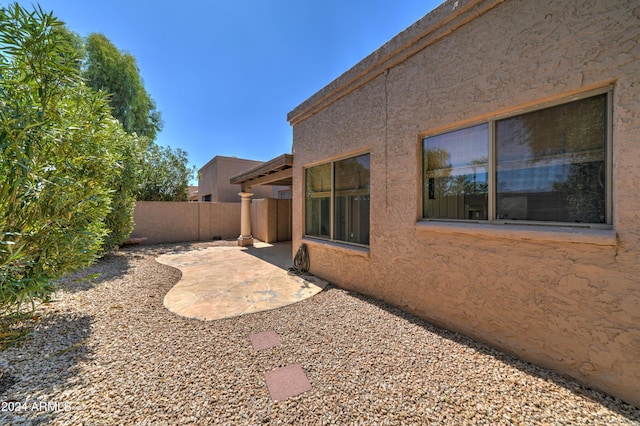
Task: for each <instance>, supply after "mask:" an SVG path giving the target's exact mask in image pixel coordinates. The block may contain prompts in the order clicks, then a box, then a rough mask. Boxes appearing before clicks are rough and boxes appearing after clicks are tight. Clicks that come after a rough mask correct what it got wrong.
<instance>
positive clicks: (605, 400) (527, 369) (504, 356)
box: [325, 285, 640, 422]
mask: <svg viewBox="0 0 640 426" xmlns="http://www.w3.org/2000/svg"><path fill="white" fill-rule="evenodd" d="M330 287H332V285H330V286H328V287H327V288H325V291H327V290H328V289H329V288H330ZM348 294H349V295H351V296H352V297H355V298H357V299H359V300H361V301H363V302H366V303H369V304H372V305H374V306H376V307H379V308H380V309H384V310H385V311H387V312H389V313H391V314H393V315H395V316H397V317H400V318H402V319H404V320H406V321H409V322H410V323H412V324H414V325H416V326H418V327H421V328H423V329H425V330H427V331H429V332H431V333H434V334H437V335H438V336H440V337H442V338H444V339H447V340H451V341H453V342H455V343H458V344H461V345H464V346H466V347H468V348H470V349H473V350H476V351H477V352H479V353H482V354H485V355H489V356H491V357H493V358H495V359H497V360H499V361H501V362H503V363H505V364H507V365H509V366H511V367H514V368H516V369H518V370H520V371H522V372H523V373H526V374H528V375H530V376H534V377H537V378H540V379H543V380H547V381H551V382H553V383H554V384H556V385H558V386H561V387H563V388H565V389H567V390H569V391H571V392H572V393H573V394H575V395H579V396H582V397H585V398H587V399H589V400H591V401H593V402H595V403H597V404H599V405H601V406H603V407H605V408H606V409H608V410H611V411H613V412H616V413H618V414H620V415H621V416H624V417H626V418H627V419H629V420H631V421H634V422H640V408H638V407H634V406H633V405H630V404H627V403H626V402H624V401H621V400H620V399H619V398H615V397H613V396H610V395H607V394H605V393H603V392H600V391H597V390H595V389H591V388H588V387H586V386H583V385H581V384H580V383H578V382H576V381H575V380H574V379H572V378H570V377H566V376H562V375H560V374H558V373H555V372H553V371H551V370H547V369H545V368H543V367H539V366H537V365H534V364H531V363H529V362H526V361H523V360H521V359H519V358H516V357H515V356H513V355H509V354H508V353H505V352H502V351H500V350H499V349H496V348H494V347H492V346H489V345H487V344H485V343H481V342H479V341H476V340H474V339H472V338H470V337H468V336H465V335H464V334H461V333H457V332H454V331H449V330H446V329H444V328H440V327H437V326H435V325H433V324H431V323H429V322H427V321H425V320H421V319H420V318H417V317H415V316H413V315H411V314H409V313H407V312H404V311H402V310H400V309H399V308H396V307H394V306H392V305H389V304H387V303H386V302H383V301H381V300H377V299H374V298H371V297H369V296H365V295H363V294H359V293H356V292H353V291H348Z"/></svg>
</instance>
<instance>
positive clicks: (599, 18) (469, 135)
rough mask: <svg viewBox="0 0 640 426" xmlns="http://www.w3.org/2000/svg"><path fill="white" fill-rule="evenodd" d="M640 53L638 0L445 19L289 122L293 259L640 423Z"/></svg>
mask: <svg viewBox="0 0 640 426" xmlns="http://www.w3.org/2000/svg"><path fill="white" fill-rule="evenodd" d="M639 40H640V1H638V0H632V1H622V0H619V1H591V2H584V1H577V0H576V1H570V0H566V1H556V0H538V1H535V2H532V1H528V0H456V1H447V2H445V3H443V4H442V5H441V6H440V7H438V8H437V9H435V10H434V11H433V12H431V13H429V14H428V15H427V16H425V17H424V18H422V19H421V20H420V21H418V22H416V23H415V24H414V25H412V26H411V27H409V28H408V29H407V30H405V31H404V32H402V33H400V34H399V35H398V36H396V37H395V38H393V39H392V40H390V41H389V42H388V43H387V44H385V45H384V46H382V47H381V48H380V49H379V50H377V51H376V52H374V53H373V54H371V55H370V56H368V57H367V58H365V59H364V60H362V61H361V62H360V63H358V64H356V65H355V66H354V67H353V68H351V69H350V70H348V71H347V72H345V73H344V74H343V75H342V76H340V77H339V78H337V79H336V80H335V81H333V82H331V83H330V84H329V85H328V86H327V87H325V88H324V89H322V90H320V91H319V92H318V93H316V94H315V95H313V96H312V97H311V98H309V99H308V100H306V101H305V102H303V103H302V104H301V105H300V106H298V107H297V108H295V109H294V110H293V111H292V112H291V113H289V115H288V120H289V122H290V123H291V125H292V126H293V159H292V163H291V167H290V170H289V169H287V170H288V171H287V173H288V174H289V175H290V176H291V181H292V184H293V189H292V190H293V216H292V217H293V229H292V237H293V250H294V251H295V250H296V249H297V248H298V247H299V246H300V245H301V244H302V243H305V244H307V246H308V248H309V257H310V261H311V272H312V273H314V274H316V275H318V276H320V277H322V278H325V279H328V280H330V281H332V282H334V283H336V284H337V285H339V286H341V287H344V288H348V289H352V290H355V291H358V292H362V293H365V294H368V295H372V296H374V297H376V298H379V299H382V300H385V301H387V302H389V303H391V304H393V305H395V306H398V307H400V308H402V309H404V310H406V311H409V312H411V313H413V314H415V315H417V316H419V317H421V318H425V319H427V320H429V321H431V322H433V323H436V324H438V325H440V326H443V327H446V328H448V329H452V330H457V331H460V332H463V333H466V334H468V335H470V336H473V337H474V338H476V339H478V340H481V341H484V342H487V343H489V344H491V345H494V346H496V347H499V348H501V349H503V350H505V351H507V352H510V353H513V354H516V355H517V356H519V357H521V358H523V359H525V360H528V361H531V362H534V363H537V364H540V365H543V366H546V367H549V368H551V369H554V370H557V371H560V372H562V373H565V374H568V375H571V376H573V377H575V378H576V379H578V380H580V381H582V382H584V383H587V384H590V385H592V386H593V387H595V388H598V389H601V390H604V391H606V392H608V393H611V394H613V395H616V396H618V397H620V398H622V399H623V400H625V401H628V402H630V403H633V404H635V405H640V196H639V195H638V194H639V192H640V140H639V136H638V135H639V134H640V80H639V76H640V42H639ZM276 172H282V170H276ZM201 194H202V192H201ZM389 338H390V339H392V338H394V336H389Z"/></svg>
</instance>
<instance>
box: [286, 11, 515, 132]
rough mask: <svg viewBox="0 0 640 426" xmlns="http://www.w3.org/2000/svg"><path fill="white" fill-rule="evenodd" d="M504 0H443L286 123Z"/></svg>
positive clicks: (311, 112)
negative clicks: (443, 0)
mask: <svg viewBox="0 0 640 426" xmlns="http://www.w3.org/2000/svg"><path fill="white" fill-rule="evenodd" d="M505 1H506V0H447V1H445V2H444V3H442V4H441V5H440V6H438V7H437V8H435V9H434V10H433V11H431V12H429V13H428V14H427V15H425V16H424V17H423V18H421V19H420V20H418V21H417V22H416V23H414V24H413V25H411V26H410V27H408V28H407V29H405V30H404V31H402V32H401V33H400V34H398V35H396V36H395V37H394V38H392V39H391V40H389V41H388V42H387V43H385V44H384V45H383V46H382V47H380V48H379V49H378V50H376V51H375V52H373V53H371V54H370V55H369V56H367V57H366V58H364V59H363V60H362V61H360V62H358V63H357V64H356V65H355V66H353V67H352V68H351V69H349V70H348V71H346V72H345V73H344V74H342V75H341V76H340V77H338V78H336V79H335V80H333V81H332V82H331V83H329V84H328V85H327V86H325V87H324V88H323V89H321V90H320V91H318V92H316V93H315V94H314V95H312V96H311V97H310V98H308V99H307V100H306V101H304V102H303V103H301V104H300V105H298V106H297V107H296V108H295V109H293V110H292V111H291V112H289V114H287V120H288V121H289V124H290V125H291V126H295V125H296V124H298V123H300V122H302V121H304V120H306V119H307V118H309V117H311V116H312V115H314V114H317V113H318V112H320V111H322V110H323V109H325V108H327V107H328V106H329V105H331V104H333V103H334V102H336V101H338V100H340V99H341V98H343V97H345V96H347V95H348V94H349V93H351V92H353V91H354V90H356V89H358V88H359V87H361V86H363V85H364V84H366V83H368V82H369V81H371V80H373V79H375V78H376V77H378V76H380V75H383V74H385V73H387V72H388V70H390V69H391V68H393V67H395V66H396V65H398V64H400V63H402V62H404V61H406V60H407V59H409V58H411V57H412V56H414V55H415V54H417V53H418V52H420V51H422V50H424V49H425V48H427V47H428V46H429V45H431V44H433V43H435V42H437V41H438V40H440V39H442V38H444V37H446V36H448V35H449V34H451V33H452V32H454V31H456V30H457V29H458V28H460V27H462V26H463V25H465V24H467V23H469V22H471V21H472V20H474V19H476V18H477V17H479V16H481V15H484V14H485V13H487V12H488V11H490V10H491V9H493V8H495V7H496V6H498V5H500V4H501V3H503V2H505Z"/></svg>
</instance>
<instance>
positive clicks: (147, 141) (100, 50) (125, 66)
mask: <svg viewBox="0 0 640 426" xmlns="http://www.w3.org/2000/svg"><path fill="white" fill-rule="evenodd" d="M85 51H86V58H85V67H84V71H83V76H84V77H85V79H86V80H87V84H88V85H89V86H90V87H93V88H94V89H96V90H100V91H103V92H104V93H107V94H108V95H109V98H110V105H111V107H112V113H113V116H114V117H115V118H117V119H118V120H119V121H120V122H121V123H122V126H123V127H124V130H125V131H126V132H127V133H129V134H135V135H137V136H139V141H140V142H141V146H142V148H143V149H144V152H143V153H142V161H141V162H139V163H138V172H137V174H136V178H137V179H138V182H137V184H136V187H137V190H136V191H135V193H136V197H137V199H138V200H141V201H149V200H153V201H184V200H188V193H187V190H188V184H189V180H190V179H191V177H192V176H193V174H194V170H193V169H191V168H190V167H189V165H188V164H189V161H188V158H187V153H186V152H185V151H183V150H180V149H177V150H172V149H171V148H164V147H161V146H158V145H157V144H156V143H155V142H154V140H155V138H156V136H157V133H158V132H159V131H160V130H161V129H162V120H161V118H160V112H159V111H157V110H156V105H155V103H154V101H153V99H152V98H151V96H150V95H149V94H148V93H147V91H146V89H145V88H144V83H143V81H142V78H141V77H140V70H139V69H138V66H137V64H136V60H135V58H134V57H133V55H131V54H129V53H125V52H121V51H120V50H119V49H118V48H117V47H116V46H115V45H114V44H113V43H112V42H111V41H110V40H109V39H108V38H107V37H106V36H104V35H103V34H95V33H94V34H91V35H90V36H89V37H87V40H86V44H85Z"/></svg>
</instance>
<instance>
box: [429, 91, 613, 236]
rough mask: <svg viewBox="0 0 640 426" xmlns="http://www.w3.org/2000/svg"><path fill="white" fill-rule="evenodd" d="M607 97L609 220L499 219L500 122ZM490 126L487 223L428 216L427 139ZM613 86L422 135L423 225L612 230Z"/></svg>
mask: <svg viewBox="0 0 640 426" xmlns="http://www.w3.org/2000/svg"><path fill="white" fill-rule="evenodd" d="M600 95H605V159H604V160H605V220H604V223H579V222H558V221H532V220H508V219H497V214H496V213H497V206H496V201H497V188H496V171H497V165H498V164H497V156H496V154H497V152H496V123H497V122H498V121H500V120H504V119H508V118H512V117H517V116H521V115H524V114H527V113H531V112H536V111H540V110H544V109H547V108H552V107H554V106H558V105H564V104H569V103H572V102H576V101H580V100H583V99H587V98H591V97H595V96H600ZM485 123H486V124H487V125H488V132H487V144H488V164H487V171H488V178H487V183H488V197H487V203H488V205H487V212H488V219H487V220H473V219H448V218H428V217H425V209H424V206H425V181H424V176H425V173H424V171H425V167H426V165H425V164H424V157H425V156H424V139H426V138H429V137H433V136H438V135H441V134H445V133H449V132H453V131H456V130H461V129H466V128H470V127H473V126H478V125H481V124H485ZM612 135H613V85H612V84H608V85H607V86H604V87H600V88H596V89H592V90H588V91H584V92H580V93H577V94H574V95H571V96H565V97H562V98H557V99H554V100H550V101H546V102H540V103H536V104H535V105H531V106H526V107H521V108H513V109H512V110H510V111H509V112H506V113H499V114H495V115H493V116H490V117H486V116H485V117H483V118H482V119H479V120H470V121H466V122H464V124H459V125H454V126H448V127H446V128H443V129H440V130H437V131H433V132H426V133H421V134H420V135H419V141H420V153H421V157H422V158H421V161H420V163H421V173H420V176H421V178H420V179H421V188H420V199H421V203H420V217H421V221H423V222H454V223H479V224H489V225H523V226H530V225H533V226H546V227H554V226H555V227H558V226H562V227H572V228H594V229H611V228H612V227H613V170H612V169H613V155H612V152H613V148H612V145H613V144H612Z"/></svg>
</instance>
